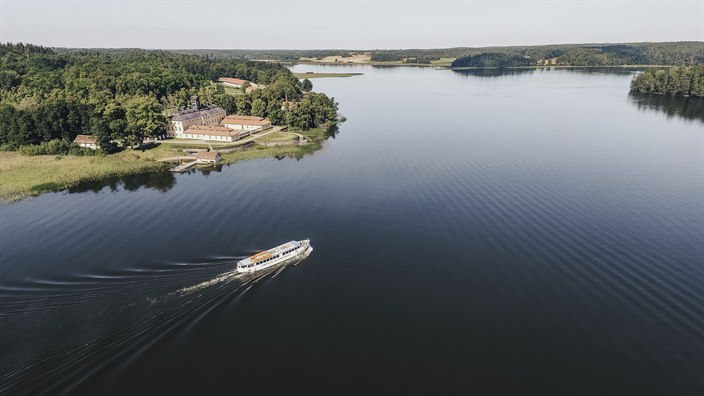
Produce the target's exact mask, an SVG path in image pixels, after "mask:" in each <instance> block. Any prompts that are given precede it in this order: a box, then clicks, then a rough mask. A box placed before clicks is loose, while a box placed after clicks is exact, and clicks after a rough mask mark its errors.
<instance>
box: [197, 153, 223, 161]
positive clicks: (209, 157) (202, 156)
mask: <svg viewBox="0 0 704 396" xmlns="http://www.w3.org/2000/svg"><path fill="white" fill-rule="evenodd" d="M219 155H220V153H218V152H217V151H199V152H198V154H197V156H196V158H198V159H199V160H206V161H217V160H218V156H219Z"/></svg>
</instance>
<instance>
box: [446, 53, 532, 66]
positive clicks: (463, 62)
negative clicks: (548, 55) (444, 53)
mask: <svg viewBox="0 0 704 396" xmlns="http://www.w3.org/2000/svg"><path fill="white" fill-rule="evenodd" d="M533 65H534V62H533V61H532V60H531V59H530V58H526V57H523V56H520V55H511V54H501V53H496V52H486V53H483V54H477V55H470V56H465V57H462V58H458V59H456V60H455V61H454V62H452V67H496V68H499V69H501V68H504V67H517V66H533Z"/></svg>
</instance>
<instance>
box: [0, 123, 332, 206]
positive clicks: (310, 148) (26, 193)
mask: <svg viewBox="0 0 704 396" xmlns="http://www.w3.org/2000/svg"><path fill="white" fill-rule="evenodd" d="M331 126H332V124H330V125H325V126H322V127H320V128H315V129H311V130H308V131H296V132H297V133H301V134H302V135H303V136H305V137H306V139H307V140H308V141H310V143H309V144H306V145H302V146H274V147H264V146H259V145H254V146H251V147H246V148H243V149H242V151H235V152H232V153H223V154H222V158H223V163H226V164H228V163H235V162H238V161H245V160H251V159H260V158H271V157H275V158H285V157H291V158H302V157H303V156H304V155H307V154H310V153H312V152H314V151H316V150H318V149H320V147H321V145H322V141H323V140H325V138H326V137H327V133H328V129H329V128H330V127H331ZM270 135H273V136H271V137H269V136H270ZM295 136H296V135H295V134H292V133H288V132H273V133H270V134H269V135H266V136H263V137H262V138H269V139H273V140H271V141H281V140H291V139H292V138H293V137H295ZM172 142H173V141H165V142H159V143H154V144H152V145H151V146H147V148H146V149H144V150H129V149H127V150H124V151H122V152H119V153H116V154H110V155H104V156H86V157H79V156H73V155H66V156H60V155H37V156H25V155H22V154H20V153H18V152H14V151H5V152H0V203H7V202H12V201H17V200H20V199H23V198H28V197H32V196H37V195H40V194H41V193H44V192H51V191H61V190H65V189H67V188H70V187H73V186H75V185H77V184H78V183H80V182H83V181H88V180H101V179H105V178H108V177H114V176H126V175H134V174H139V173H148V172H165V171H167V169H168V167H169V164H167V163H162V162H156V161H157V160H159V159H162V158H167V157H177V156H182V155H184V152H183V150H186V149H190V148H201V149H202V148H207V147H208V145H205V144H202V143H201V144H198V143H196V142H194V143H193V144H173V143H172ZM226 147H234V145H221V146H217V147H215V148H216V149H218V148H226Z"/></svg>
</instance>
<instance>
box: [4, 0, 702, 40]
mask: <svg viewBox="0 0 704 396" xmlns="http://www.w3.org/2000/svg"><path fill="white" fill-rule="evenodd" d="M0 25H1V27H0V41H2V42H24V43H32V44H37V45H43V46H48V47H66V48H144V49H164V50H173V49H213V50H218V49H243V50H257V49H260V50H274V49H280V50H295V49H309V50H311V49H369V50H374V49H430V48H455V47H502V46H533V45H551V44H589V43H632V42H671V41H704V1H700V0H694V1H693V0H685V1H641V2H637V1H612V2H605V1H566V2H556V1H546V0H543V1H515V0H514V1H495V2H489V1H477V0H470V1H451V0H450V1H447V0H446V1H438V2H428V1H405V2H402V1H389V0H387V1H379V2H370V1H366V0H357V1H348V0H337V1H329V2H322V1H317V0H308V1H301V0H273V1H268V0H264V1H251V0H245V1H227V0H205V1H199V2H196V1H191V0H184V1H162V0H147V1H141V2H139V1H133V0H94V1H87V0H58V1H48V0H24V1H19V0H1V1H0Z"/></svg>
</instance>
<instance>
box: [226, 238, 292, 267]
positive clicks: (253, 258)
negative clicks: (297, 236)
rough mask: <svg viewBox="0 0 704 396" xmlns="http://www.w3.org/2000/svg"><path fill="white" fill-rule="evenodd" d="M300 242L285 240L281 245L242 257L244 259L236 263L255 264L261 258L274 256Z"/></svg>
mask: <svg viewBox="0 0 704 396" xmlns="http://www.w3.org/2000/svg"><path fill="white" fill-rule="evenodd" d="M300 244H301V243H300V242H298V241H290V242H286V243H284V244H283V245H279V246H277V247H273V248H271V249H269V250H265V251H263V252H259V253H257V254H255V255H253V256H249V257H247V258H246V259H244V260H240V261H239V262H238V263H237V265H240V264H245V265H246V264H256V263H258V262H260V261H262V260H266V259H268V258H269V257H272V256H276V255H277V254H279V253H281V252H283V251H286V250H288V249H292V248H297V247H298V246H300Z"/></svg>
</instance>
